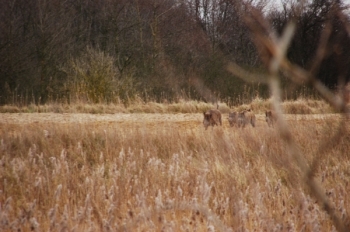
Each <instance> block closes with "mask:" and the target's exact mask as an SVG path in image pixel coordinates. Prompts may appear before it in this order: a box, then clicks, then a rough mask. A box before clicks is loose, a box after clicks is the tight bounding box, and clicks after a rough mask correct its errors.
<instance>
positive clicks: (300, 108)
mask: <svg viewBox="0 0 350 232" xmlns="http://www.w3.org/2000/svg"><path fill="white" fill-rule="evenodd" d="M282 107H283V108H284V112H285V113H287V114H324V113H334V110H333V109H332V107H331V106H330V105H329V104H327V103H326V102H325V101H323V100H315V99H313V100H311V99H305V98H299V99H297V100H286V101H284V102H283V103H282ZM211 108H216V105H215V104H213V103H205V102H201V101H195V100H180V101H178V102H171V103H157V102H152V101H150V102H144V101H142V100H141V99H138V100H135V101H133V102H132V103H130V104H128V105H127V106H125V105H124V104H123V103H120V104H113V103H111V104H87V103H83V102H77V103H73V104H58V103H51V104H45V105H34V104H30V105H26V106H16V105H3V106H0V113H48V112H52V113H90V114H114V113H202V112H204V111H206V110H208V109H211ZM247 108H252V109H253V110H254V111H255V112H256V113H260V114H262V113H264V112H265V110H267V109H270V108H271V99H261V98H259V97H256V98H254V99H252V101H251V102H250V103H249V104H243V105H236V106H231V107H229V106H228V105H227V104H226V103H225V102H221V103H219V109H220V111H221V112H223V113H228V112H229V111H241V110H244V109H247Z"/></svg>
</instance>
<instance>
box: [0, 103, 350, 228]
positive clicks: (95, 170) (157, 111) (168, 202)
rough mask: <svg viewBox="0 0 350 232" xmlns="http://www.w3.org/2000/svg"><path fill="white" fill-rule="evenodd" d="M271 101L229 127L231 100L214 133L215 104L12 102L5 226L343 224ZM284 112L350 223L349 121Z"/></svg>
mask: <svg viewBox="0 0 350 232" xmlns="http://www.w3.org/2000/svg"><path fill="white" fill-rule="evenodd" d="M268 106H269V103H268V102H259V101H257V100H256V101H255V102H253V103H252V107H253V108H254V109H255V111H256V113H257V126H256V127H255V128H253V127H251V126H247V127H246V128H244V129H242V128H235V127H230V126H229V123H228V121H227V114H228V112H229V111H230V110H232V109H230V108H229V107H227V106H225V105H223V106H221V107H222V108H221V109H222V111H223V126H222V127H214V128H211V127H210V128H209V129H208V130H205V129H204V127H203V125H202V118H203V115H202V113H201V111H202V110H205V109H206V108H210V107H211V106H210V105H209V104H205V103H196V104H194V103H189V102H187V103H184V104H180V105H177V107H175V106H174V105H171V104H167V105H166V104H156V103H154V104H153V105H152V104H151V105H147V104H145V105H142V106H141V105H138V107H136V106H135V108H132V107H129V108H128V109H125V108H123V107H120V110H117V109H119V108H118V107H119V106H118V107H117V106H112V107H111V106H81V107H77V106H75V107H71V106H70V107H67V106H62V105H59V106H46V108H45V107H41V109H38V108H36V107H35V106H32V108H33V109H32V110H31V112H28V111H29V110H28V107H27V108H19V107H12V108H11V107H10V106H5V107H2V108H1V109H0V110H1V112H4V113H2V114H0V230H1V231H336V230H335V227H334V225H333V221H332V220H331V219H330V217H329V215H328V214H327V213H326V211H325V210H324V209H323V208H322V206H320V204H318V202H317V200H316V199H315V198H313V197H312V195H311V194H310V191H309V188H308V186H307V184H305V181H304V173H302V172H301V171H300V169H299V167H298V165H297V164H296V163H295V162H293V161H292V160H291V158H290V156H289V154H288V153H287V151H286V144H285V143H284V142H283V141H282V140H281V136H280V134H279V132H278V131H277V130H276V128H272V127H268V126H267V124H266V122H265V121H264V120H265V119H264V115H263V112H264V110H265V109H266V108H267V107H268ZM6 107H7V108H6ZM50 107H51V108H50ZM244 107H246V106H238V107H237V110H238V109H241V108H244ZM92 108H93V109H94V110H93V112H92V111H91V109H92ZM43 109H47V110H46V111H45V110H43ZM55 109H56V110H55ZM57 109H58V110H57ZM86 109H89V110H86ZM132 109H133V110H132ZM284 109H285V113H286V114H285V118H286V120H287V123H288V125H289V128H290V130H291V132H292V134H293V138H294V139H295V141H296V142H297V144H298V146H299V149H300V150H301V151H302V153H303V154H304V158H305V161H306V162H307V164H308V165H311V164H312V163H313V162H314V161H315V160H317V161H318V165H317V167H316V169H317V170H314V173H313V174H314V175H315V179H316V180H317V181H318V182H319V183H320V185H321V186H322V191H324V193H325V194H326V195H327V197H328V198H329V200H330V202H331V203H332V205H333V206H334V210H335V211H336V212H337V213H338V215H340V219H341V220H343V222H344V224H345V225H349V223H350V222H349V221H348V219H347V215H348V212H350V198H349V197H348V193H349V192H350V184H349V182H350V171H349V170H350V159H349V158H350V152H349V151H350V133H349V132H350V126H349V123H348V121H344V119H343V117H342V115H340V114H333V112H332V110H331V109H330V107H328V106H327V104H325V103H322V102H317V101H310V102H306V101H304V102H298V101H296V102H289V103H288V102H287V103H284ZM39 111H40V112H46V113H38V112H39ZM56 111H57V112H56ZM5 112H12V113H5ZM91 113H93V114H91ZM339 128H341V130H342V133H341V135H340V136H339V137H338V139H337V140H336V141H333V142H329V141H330V138H332V136H333V135H334V134H336V133H337V131H338V129H339Z"/></svg>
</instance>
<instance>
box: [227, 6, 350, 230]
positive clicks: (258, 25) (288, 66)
mask: <svg viewBox="0 0 350 232" xmlns="http://www.w3.org/2000/svg"><path fill="white" fill-rule="evenodd" d="M302 7H303V6H302V5H301V4H299V5H298V6H297V7H296V9H298V10H301V9H302ZM247 9H249V14H246V15H247V16H246V17H245V22H246V24H247V26H248V28H249V29H250V31H251V33H252V37H253V40H254V43H255V45H256V47H257V49H258V50H259V52H260V56H261V60H262V62H263V63H264V64H265V66H266V67H267V68H268V73H269V75H268V78H267V79H268V83H269V87H270V90H271V93H272V100H273V101H272V106H273V108H274V110H275V111H276V115H277V118H278V120H277V122H278V123H277V126H278V130H279V133H280V135H281V138H282V140H283V141H284V142H285V144H286V150H287V153H288V155H289V157H288V160H289V161H294V162H295V164H296V165H297V166H298V167H299V169H300V171H301V172H302V176H303V178H304V181H303V182H305V184H306V185H307V186H308V187H309V189H310V192H311V194H312V195H313V196H314V197H315V198H316V199H317V202H318V203H319V204H320V206H321V207H322V208H323V209H324V210H325V211H326V212H327V213H328V214H329V215H330V217H331V219H332V221H333V223H334V225H335V227H336V229H337V230H338V231H344V232H345V231H349V230H350V228H348V227H347V226H348V225H346V221H348V219H347V216H346V217H345V219H344V220H341V219H340V217H339V215H338V214H337V212H336V211H335V207H334V205H333V204H332V203H331V202H330V201H329V199H328V197H327V196H326V194H325V190H324V189H323V188H322V187H321V185H320V184H319V183H318V182H317V181H316V179H315V172H316V170H317V167H318V164H319V162H320V158H321V156H324V155H325V154H326V152H327V150H328V149H327V147H330V146H332V145H334V143H335V142H336V141H338V140H339V139H340V138H341V137H342V136H343V135H344V134H345V131H344V127H343V126H342V125H343V123H341V125H340V126H339V128H338V131H337V132H336V133H335V134H334V135H333V137H331V138H330V139H329V140H328V142H327V143H326V144H320V145H319V149H317V151H318V153H319V154H316V158H315V159H314V160H313V162H312V163H311V164H310V165H308V163H307V161H306V159H305V158H304V155H303V154H302V151H301V149H300V148H299V146H298V144H297V143H296V141H295V139H294V138H293V134H292V132H291V130H290V128H289V126H288V124H287V122H286V120H285V119H284V117H283V112H282V108H281V88H280V78H279V72H282V73H283V74H285V75H286V76H287V77H288V78H289V79H290V80H291V81H293V82H294V83H297V84H311V85H312V86H313V87H314V88H315V89H316V90H317V91H318V92H319V93H320V95H321V96H322V97H323V98H324V99H325V100H326V101H327V102H328V103H329V104H330V105H331V106H332V107H333V108H334V109H335V110H336V111H338V112H341V113H344V114H345V116H346V117H345V118H349V116H350V114H349V108H348V107H347V104H346V102H345V101H344V99H343V98H342V97H339V96H337V95H335V94H334V93H333V92H332V91H331V90H330V89H329V88H327V87H326V86H325V85H324V84H323V83H322V82H321V81H320V80H319V79H317V78H316V77H315V75H316V74H317V72H318V70H319V67H320V65H321V62H322V60H323V59H324V58H325V56H326V54H327V47H328V46H327V45H328V43H329V37H330V34H331V24H330V23H329V22H326V23H325V27H324V29H323V31H322V33H321V37H320V41H319V44H318V46H317V50H316V54H315V58H314V59H313V61H312V64H311V66H310V67H311V68H310V70H305V69H303V68H301V67H300V66H298V65H296V64H293V63H292V62H290V61H289V60H288V58H287V56H286V53H287V50H288V46H289V45H290V43H291V41H292V38H293V35H294V32H295V28H296V18H295V19H292V20H291V21H290V22H289V23H288V24H287V25H286V26H285V28H284V31H283V33H282V35H281V37H280V38H277V36H276V34H275V33H274V31H273V29H272V27H271V26H270V25H269V23H268V22H267V20H266V19H264V16H263V14H262V12H261V11H260V10H258V9H256V8H254V7H252V6H247ZM330 14H331V15H330V16H329V18H331V17H332V16H334V15H340V16H339V18H341V19H342V23H344V24H345V27H346V28H347V30H349V24H348V23H347V22H346V20H345V18H346V17H345V16H344V15H343V13H342V12H341V10H340V9H339V8H338V7H337V5H336V4H335V5H334V7H333V9H332V10H331V11H330ZM296 16H298V12H297V14H296ZM227 69H228V71H230V72H231V73H233V74H234V75H239V76H240V77H241V78H245V79H247V77H256V76H257V75H256V74H251V73H249V72H247V71H245V70H244V69H242V68H240V67H239V66H238V65H236V64H229V66H228V68H227ZM345 118H344V119H343V120H345ZM287 165H288V164H286V166H287ZM287 169H288V170H289V174H290V175H294V173H293V170H292V168H291V167H290V166H288V167H287Z"/></svg>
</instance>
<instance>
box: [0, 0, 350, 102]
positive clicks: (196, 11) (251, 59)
mask: <svg viewBox="0 0 350 232" xmlns="http://www.w3.org/2000/svg"><path fill="white" fill-rule="evenodd" d="M273 2H274V1H272V0H271V1H270V2H269V1H268V0H262V1H252V0H250V1H234V0H104V1H99V0H93V1H85V0H66V1H61V0H45V1H43V0H31V1H27V0H16V1H7V0H0V104H9V103H15V104H29V103H35V104H43V103H46V102H48V101H57V102H68V103H70V102H74V101H86V102H92V103H94V102H107V103H108V102H115V101H122V102H123V103H126V104H127V103H128V102H129V101H131V100H132V99H134V98H135V97H140V98H141V99H143V100H145V101H147V100H156V101H163V100H169V101H173V100H177V99H179V98H192V99H201V100H204V101H212V100H213V99H217V98H220V99H221V100H224V101H227V102H229V103H242V102H244V101H247V100H249V99H251V98H252V97H255V96H257V95H259V96H261V97H267V96H268V95H269V93H268V89H267V87H266V86H265V85H263V84H260V83H256V82H255V83H250V82H249V81H248V82H246V80H241V79H239V78H237V77H235V76H233V75H232V74H231V73H230V72H228V71H227V70H226V65H227V62H228V61H233V62H235V63H237V64H239V65H241V66H242V67H245V68H246V69H248V70H251V71H260V72H262V73H263V72H264V70H265V69H264V67H263V65H262V62H261V59H260V56H259V51H257V50H256V47H255V45H254V42H253V40H252V38H253V37H254V36H252V35H251V34H250V31H249V29H248V28H247V26H246V24H245V20H246V18H245V15H247V11H249V10H251V8H250V5H254V9H258V10H260V11H263V12H264V15H265V16H266V18H268V19H269V22H270V23H271V24H272V25H273V28H275V30H276V31H277V32H278V33H280V32H281V31H282V29H283V27H284V25H285V24H286V23H287V22H288V21H289V20H290V19H294V18H295V11H296V6H295V5H293V4H292V3H291V2H292V1H290V2H288V1H284V3H283V4H282V5H281V6H278V7H277V8H273V4H271V3H273ZM307 2H308V4H306V6H305V7H304V8H303V10H302V14H301V16H300V17H298V18H296V19H295V20H297V22H298V29H297V33H296V35H295V37H294V40H293V42H292V45H291V47H290V48H289V52H288V57H289V58H290V59H291V60H292V61H293V62H295V63H297V64H299V65H301V66H302V67H306V68H308V65H309V63H310V61H312V60H313V59H315V55H316V54H315V51H316V49H317V46H318V44H319V42H320V37H321V31H322V29H323V28H324V27H325V25H326V24H331V27H330V28H331V32H330V41H331V43H329V44H331V47H329V48H327V51H328V54H327V56H326V59H325V60H323V61H322V63H321V65H320V71H319V72H318V76H319V78H321V79H322V80H324V82H325V83H327V84H328V85H330V86H334V85H336V84H337V83H338V80H342V81H343V82H345V81H347V80H349V75H350V72H349V67H350V56H349V55H348V54H350V53H349V52H350V40H349V34H350V29H349V25H348V24H347V23H348V22H349V18H346V19H344V18H341V17H340V14H338V13H337V12H339V11H346V10H347V9H346V8H345V6H344V4H343V3H342V1H340V0H339V1H332V0H313V1H307ZM334 9H337V10H334ZM282 75H283V74H282ZM338 77H340V78H338ZM284 84H285V85H286V86H288V87H289V89H287V91H285V96H286V97H294V95H295V94H296V95H298V91H303V89H301V90H300V89H295V88H294V87H292V88H293V89H290V88H291V86H292V85H290V84H289V83H288V82H285V83H284ZM304 92H307V91H305V89H304Z"/></svg>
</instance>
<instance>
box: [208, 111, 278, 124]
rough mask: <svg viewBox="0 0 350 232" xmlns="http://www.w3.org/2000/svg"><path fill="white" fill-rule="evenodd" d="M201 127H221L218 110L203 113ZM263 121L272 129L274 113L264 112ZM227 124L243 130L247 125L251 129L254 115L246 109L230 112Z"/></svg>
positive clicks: (274, 119) (254, 120) (274, 120)
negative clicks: (249, 125)
mask: <svg viewBox="0 0 350 232" xmlns="http://www.w3.org/2000/svg"><path fill="white" fill-rule="evenodd" d="M203 115H204V119H203V125H204V128H205V129H208V127H209V126H213V127H214V126H215V125H216V126H219V125H220V126H221V125H222V119H221V118H222V116H221V112H220V111H219V110H218V109H211V110H208V111H206V112H204V113H203ZM265 120H266V123H267V125H268V126H269V127H273V126H274V124H275V122H276V120H277V117H276V113H275V112H274V111H273V110H267V111H266V112H265ZM228 122H229V123H230V126H231V127H233V126H236V127H239V128H244V127H245V126H246V125H247V124H251V125H252V127H255V122H256V119H255V114H254V112H253V110H252V109H246V110H243V111H240V112H231V113H229V114H228Z"/></svg>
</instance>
